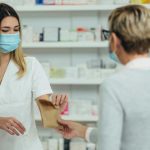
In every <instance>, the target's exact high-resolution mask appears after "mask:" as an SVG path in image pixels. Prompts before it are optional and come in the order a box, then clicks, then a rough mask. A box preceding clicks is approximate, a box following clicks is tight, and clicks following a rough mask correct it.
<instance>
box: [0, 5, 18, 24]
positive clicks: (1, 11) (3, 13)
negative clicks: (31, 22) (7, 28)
mask: <svg viewBox="0 0 150 150" xmlns="http://www.w3.org/2000/svg"><path fill="white" fill-rule="evenodd" d="M8 16H12V17H15V18H16V19H17V20H18V22H19V26H20V19H19V16H18V14H17V12H16V11H15V10H14V9H13V8H12V7H11V6H9V5H7V4H5V3H0V23H1V22H2V20H3V19H4V18H5V17H8Z"/></svg>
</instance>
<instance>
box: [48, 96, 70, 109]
mask: <svg viewBox="0 0 150 150" xmlns="http://www.w3.org/2000/svg"><path fill="white" fill-rule="evenodd" d="M50 98H51V102H52V103H53V105H55V107H59V108H60V111H61V112H63V111H64V109H65V107H66V105H67V103H68V96H67V95H66V94H52V95H51V97H50Z"/></svg>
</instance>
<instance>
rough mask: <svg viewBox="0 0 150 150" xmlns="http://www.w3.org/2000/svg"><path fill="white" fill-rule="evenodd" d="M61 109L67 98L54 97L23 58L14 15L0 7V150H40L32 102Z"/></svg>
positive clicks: (32, 62)
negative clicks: (39, 102) (46, 103)
mask: <svg viewBox="0 0 150 150" xmlns="http://www.w3.org/2000/svg"><path fill="white" fill-rule="evenodd" d="M50 96H52V101H53V103H54V104H55V105H56V106H61V108H63V107H64V105H65V104H66V101H67V95H64V94H63V95H54V94H52V89H51V87H50V84H49V80H48V79H47V77H46V75H45V73H44V71H43V68H42V66H41V64H40V63H39V62H38V60H37V59H36V58H34V57H24V54H23V51H22V48H21V25H20V20H19V16H18V15H17V13H16V11H15V10H14V9H13V8H12V7H10V6H9V5H6V4H3V3H0V150H42V145H41V143H40V140H39V138H38V134H37V129H36V126H35V121H34V115H33V101H34V99H33V98H35V100H38V99H46V100H49V97H50Z"/></svg>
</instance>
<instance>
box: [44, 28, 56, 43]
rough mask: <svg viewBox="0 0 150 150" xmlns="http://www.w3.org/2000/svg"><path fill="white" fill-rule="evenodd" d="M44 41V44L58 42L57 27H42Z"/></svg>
mask: <svg viewBox="0 0 150 150" xmlns="http://www.w3.org/2000/svg"><path fill="white" fill-rule="evenodd" d="M44 41H45V42H58V28H57V27H44Z"/></svg>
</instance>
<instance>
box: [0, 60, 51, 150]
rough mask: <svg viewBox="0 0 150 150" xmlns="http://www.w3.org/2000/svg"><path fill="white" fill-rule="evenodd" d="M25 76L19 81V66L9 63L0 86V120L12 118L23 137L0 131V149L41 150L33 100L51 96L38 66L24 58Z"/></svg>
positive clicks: (43, 73) (44, 76) (41, 70)
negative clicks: (19, 125)
mask: <svg viewBox="0 0 150 150" xmlns="http://www.w3.org/2000/svg"><path fill="white" fill-rule="evenodd" d="M25 61H26V64H27V73H26V74H25V75H24V76H23V77H22V78H21V79H18V76H17V74H16V73H17V71H18V67H17V66H16V64H15V63H14V62H13V60H10V62H9V65H8V67H7V70H6V73H5V75H4V78H3V80H2V83H1V85H0V117H15V118H16V119H17V120H19V121H20V122H21V123H22V124H23V125H24V126H25V128H26V132H25V134H24V135H20V136H12V135H10V134H8V133H7V132H6V131H4V130H0V150H42V145H41V143H40V140H39V138H38V134H37V129H36V126H35V121H34V115H33V95H34V97H35V98H37V97H39V96H41V95H44V94H50V93H52V90H51V87H50V84H49V81H48V79H47V77H46V75H45V72H44V71H43V68H42V67H41V65H40V63H39V62H38V61H37V60H36V59H35V58H33V57H25Z"/></svg>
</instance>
